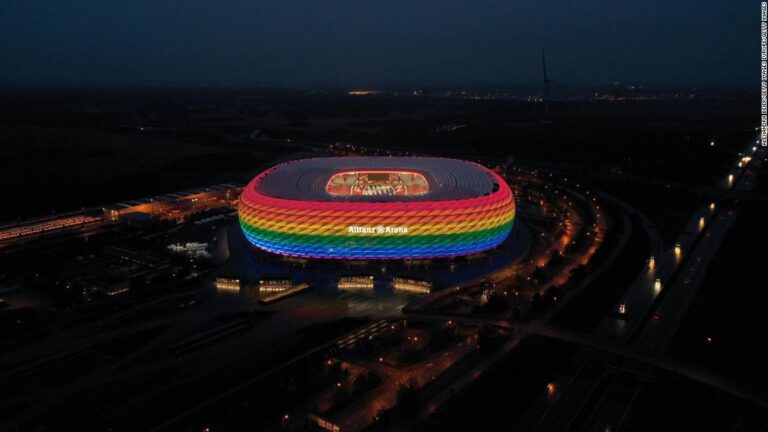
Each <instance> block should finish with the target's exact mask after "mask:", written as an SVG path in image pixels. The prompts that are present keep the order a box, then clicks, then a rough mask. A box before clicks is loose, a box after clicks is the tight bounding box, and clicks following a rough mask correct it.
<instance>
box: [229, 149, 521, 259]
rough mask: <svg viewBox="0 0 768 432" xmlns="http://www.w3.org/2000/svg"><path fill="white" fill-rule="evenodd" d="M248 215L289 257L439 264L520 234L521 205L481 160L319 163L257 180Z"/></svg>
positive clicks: (287, 167) (248, 194)
mask: <svg viewBox="0 0 768 432" xmlns="http://www.w3.org/2000/svg"><path fill="white" fill-rule="evenodd" d="M239 216H240V226H241V227H242V231H243V233H244V234H245V237H246V238H247V239H248V241H249V242H250V243H251V244H252V245H254V246H256V247H257V248H259V249H263V250H265V251H268V252H272V253H276V254H280V255H287V256H295V257H305V258H324V259H406V258H438V257H451V256H459V255H468V254H474V253H478V252H482V251H485V250H488V249H491V248H494V247H496V246H498V245H499V244H500V243H501V242H503V241H504V240H505V239H506V238H507V236H508V235H509V232H510V230H511V229H512V225H513V223H514V219H515V202H514V197H513V196H512V192H511V190H510V188H509V186H508V185H507V183H506V182H505V181H504V180H503V179H502V178H501V177H500V176H499V175H497V174H496V173H495V172H493V171H491V170H489V169H487V168H485V167H483V166H481V165H478V164H476V163H473V162H467V161H461V160H457V159H443V158H429V157H336V158H315V159H302V160H297V161H291V162H286V163H283V164H280V165H277V166H275V167H273V168H270V169H268V170H266V171H264V172H263V173H261V174H259V175H258V176H256V178H254V179H253V180H252V181H251V182H250V183H249V184H248V186H246V188H245V190H244V191H243V194H242V195H241V197H240V205H239Z"/></svg>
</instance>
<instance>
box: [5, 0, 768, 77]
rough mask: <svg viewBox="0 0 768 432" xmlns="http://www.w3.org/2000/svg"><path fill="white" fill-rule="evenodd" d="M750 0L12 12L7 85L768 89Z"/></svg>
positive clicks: (11, 7)
mask: <svg viewBox="0 0 768 432" xmlns="http://www.w3.org/2000/svg"><path fill="white" fill-rule="evenodd" d="M758 26H759V2H758V1H750V0H700V1H694V0H687V1H680V0H646V1H643V0H636V1H624V0H578V1H577V0H570V1H545V0H508V1H480V0H468V1H450V0H436V1H419V0H389V1H385V0H381V1H366V0H350V1H321V0H304V1H299V0H277V1H271V0H270V1H268V0H259V1H256V0H252V1H235V0H232V1H230V0H216V1H213V0H212V1H199V0H184V1H181V0H179V1H170V0H146V1H143V0H126V1H107V0H101V1H96V0H95V1H78V0H67V1H55V2H54V1H49V2H46V1H36V0H20V1H7V0H6V1H2V4H1V5H0V54H1V55H2V61H1V62H0V84H4V85H19V84H21V85H25V84H34V85H57V84H65V85H178V86H187V85H224V84H229V85H244V86H250V85H257V86H264V85H280V86H313V85H341V86H364V85H369V86H374V85H519V84H523V85H525V84H537V83H538V82H539V81H540V74H541V71H540V67H541V66H540V49H541V47H542V46H544V47H545V48H546V50H547V57H548V63H549V65H550V75H551V78H553V79H554V80H555V81H556V82H558V83H561V84H564V83H571V84H590V83H595V84H605V83H610V82H614V81H619V82H624V83H639V84H671V85H676V84H681V85H701V86H743V85H757V83H758V82H759V63H758V60H759V58H758V55H759V27H758Z"/></svg>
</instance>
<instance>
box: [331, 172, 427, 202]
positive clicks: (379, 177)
mask: <svg viewBox="0 0 768 432" xmlns="http://www.w3.org/2000/svg"><path fill="white" fill-rule="evenodd" d="M325 191H326V192H328V193H329V194H330V195H342V196H356V195H366V196H382V195H385V196H393V195H394V196H418V195H424V194H425V193H427V192H429V184H428V183H427V179H426V178H424V176H423V175H421V174H419V173H416V172H406V171H401V172H398V171H368V170H366V171H356V172H342V173H338V174H334V176H333V177H331V179H330V180H328V184H327V185H326V186H325Z"/></svg>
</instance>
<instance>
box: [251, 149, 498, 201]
mask: <svg viewBox="0 0 768 432" xmlns="http://www.w3.org/2000/svg"><path fill="white" fill-rule="evenodd" d="M358 170H359V171H366V170H372V171H376V170H381V171H392V172H400V171H408V172H416V173H419V174H421V175H423V176H424V178H425V179H426V180H427V183H428V184H429V191H428V192H427V193H425V194H423V195H414V196H400V195H398V196H390V195H380V196H378V195H377V196H353V195H341V196H340V195H332V194H329V193H328V192H327V191H326V185H327V184H328V181H329V180H330V179H331V177H333V176H334V174H338V173H341V172H354V171H358ZM254 187H255V188H256V192H258V193H260V194H263V195H266V196H270V197H273V198H282V199H290V200H300V201H364V202H387V201H426V200H429V201H434V200H440V201H442V200H458V199H468V198H476V197H481V196H484V195H488V194H490V193H492V192H494V191H495V190H497V189H498V187H499V185H498V184H497V182H496V179H495V178H494V177H493V175H492V174H491V173H490V172H489V171H488V170H487V169H486V168H484V167H482V166H481V165H478V164H475V163H472V162H467V161H462V160H458V159H445V158H432V157H330V158H314V159H300V160H296V161H291V162H285V163H282V164H279V165H277V166H275V167H273V168H271V169H269V170H267V171H266V172H265V173H264V174H263V175H262V176H261V180H260V181H257V182H255V184H254Z"/></svg>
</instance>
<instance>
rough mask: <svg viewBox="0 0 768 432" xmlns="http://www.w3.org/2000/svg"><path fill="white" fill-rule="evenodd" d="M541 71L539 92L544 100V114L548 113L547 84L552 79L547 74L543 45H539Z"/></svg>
mask: <svg viewBox="0 0 768 432" xmlns="http://www.w3.org/2000/svg"><path fill="white" fill-rule="evenodd" d="M541 72H542V78H543V80H544V88H543V89H542V92H541V98H542V100H543V101H544V115H549V85H550V83H551V82H552V80H551V79H549V77H548V76H547V57H546V55H545V54H544V47H541Z"/></svg>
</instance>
